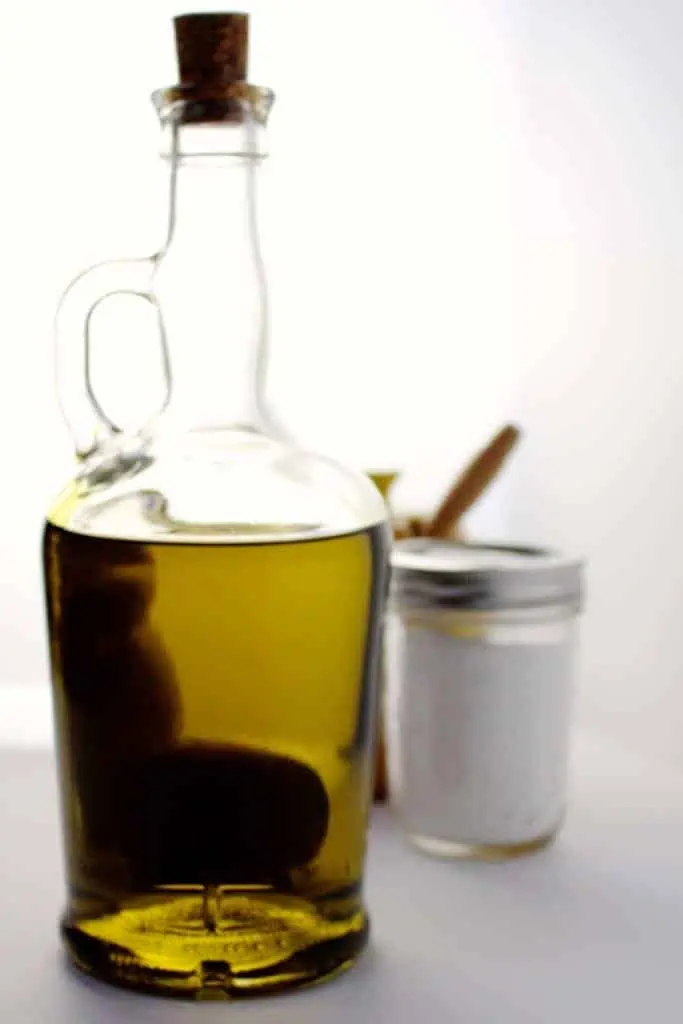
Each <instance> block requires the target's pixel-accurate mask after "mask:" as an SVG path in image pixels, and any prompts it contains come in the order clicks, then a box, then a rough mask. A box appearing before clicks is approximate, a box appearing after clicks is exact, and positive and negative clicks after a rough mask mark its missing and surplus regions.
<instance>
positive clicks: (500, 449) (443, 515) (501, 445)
mask: <svg viewBox="0 0 683 1024" xmlns="http://www.w3.org/2000/svg"><path fill="white" fill-rule="evenodd" d="M519 437H520V431H519V430H518V428H517V427H515V426H513V425H512V424H508V425H507V426H506V427H503V429H502V430H500V431H499V432H498V433H497V434H496V436H495V437H494V438H493V440H492V441H491V442H490V443H489V444H488V445H487V446H486V448H484V450H483V451H481V452H479V454H478V455H477V456H476V457H475V458H474V459H473V460H472V462H471V463H470V464H469V466H467V467H466V468H465V470H464V471H463V472H462V473H461V475H460V476H459V477H458V479H457V480H456V481H455V483H454V484H453V486H452V487H451V489H450V490H449V492H448V494H447V495H446V497H445V498H444V500H443V501H442V502H441V504H440V506H439V508H438V509H437V511H436V514H435V515H434V518H433V519H432V521H431V523H428V524H427V529H426V531H425V533H426V535H427V536H428V537H448V536H449V534H450V533H451V531H452V530H453V528H454V527H455V525H456V524H457V523H458V521H459V520H460V518H461V517H462V516H463V515H464V514H465V512H467V510H468V509H469V508H470V507H471V506H472V505H473V504H474V503H475V501H476V500H477V499H478V498H479V497H480V496H481V495H482V493H483V492H484V491H485V490H486V488H487V487H488V485H489V484H490V483H491V481H492V480H493V478H494V477H495V476H496V474H497V473H498V472H499V470H500V468H501V466H502V465H503V463H504V462H505V460H506V458H507V457H508V455H509V454H510V452H511V451H512V449H513V448H514V447H515V445H516V444H517V441H518V440H519Z"/></svg>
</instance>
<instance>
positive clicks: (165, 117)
mask: <svg viewBox="0 0 683 1024" xmlns="http://www.w3.org/2000/svg"><path fill="white" fill-rule="evenodd" d="M152 102H153V103H154V107H155V109H156V111H157V114H158V115H159V119H160V120H161V123H162V124H163V125H166V124H170V123H173V124H248V123H250V122H251V123H253V124H257V125H261V126H265V125H266V123H267V121H268V115H269V114H270V111H271V109H272V106H273V103H274V102H275V93H274V92H273V91H272V89H267V88H265V87H264V86H259V85H250V84H249V82H229V83H225V84H219V83H211V84H203V85H172V86H169V87H167V88H164V89H157V90H155V92H153V93H152Z"/></svg>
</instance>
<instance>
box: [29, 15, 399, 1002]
mask: <svg viewBox="0 0 683 1024" xmlns="http://www.w3.org/2000/svg"><path fill="white" fill-rule="evenodd" d="M175 26H176V37H177V46H178V55H179V64H180V72H181V84H180V86H178V87H174V88H171V89H166V90H162V91H160V92H158V93H156V94H155V96H154V101H155V104H156V108H157V111H158V113H159V117H160V120H161V125H162V128H163V132H164V136H165V140H166V141H165V152H166V159H167V160H168V163H169V170H170V210H169V226H168V235H167V239H166V242H165V243H164V245H163V247H162V248H161V250H160V251H159V252H158V253H156V254H155V255H154V256H152V257H150V258H149V259H142V260H134V261H118V262H114V263H108V264H103V265H100V266H98V267H95V268H93V269H91V270H89V271H86V272H85V273H84V274H82V275H81V276H80V277H79V278H77V279H76V281H75V282H74V283H73V284H72V285H71V286H70V288H69V289H68V290H67V292H66V294H65V296H64V298H63V300H62V304H61V307H60V310H59V313H58V317H57V334H58V341H57V344H58V367H59V386H60V397H61V402H62V406H63V410H64V413H65V417H66V419H67V422H68V424H69V425H70V427H71V430H72V432H73V435H74V439H75V443H76V447H77V451H78V455H79V457H80V465H79V467H78V472H77V474H76V476H75V479H74V480H73V481H72V482H71V483H70V484H69V485H68V486H67V487H66V489H65V490H64V491H63V493H62V494H61V495H60V497H59V498H58V499H57V501H56V502H55V504H54V505H53V507H52V509H51V511H50V513H49V516H48V520H47V525H46V530H45V538H44V555H45V572H46V587H47V604H48V621H49V634H50V649H51V661H52V674H53V690H54V703H55V718H56V732H57V747H58V760H59V773H60V787H61V794H62V807H63V833H64V843H65V851H66V872H67V883H68V900H67V906H66V910H65V913H64V916H63V919H62V935H63V938H64V941H65V943H66V946H67V949H68V951H69V953H70V955H71V957H72V958H73V960H74V961H75V962H76V963H77V964H78V965H79V966H80V967H81V968H83V969H85V970H86V971H88V972H90V973H92V974H94V975H96V976H98V977H100V978H102V979H105V980H108V981H111V982H115V983H119V984H124V985H129V986H134V987H138V988H143V989H146V990H149V991H152V992H155V991H157V992H164V993H171V994H179V995H187V996H195V997H201V996H204V995H206V994H214V995H218V996H230V997H232V996H236V995H251V994H256V993H259V992H262V991H273V990H277V989H279V988H284V987H289V986H293V985H299V984H304V983H307V982H311V981H314V980H316V979H318V978H320V977H322V976H325V975H328V974H331V973H333V972H336V971H338V970H339V969H341V968H343V967H346V966H348V965H350V964H351V963H352V962H353V961H354V959H355V958H356V957H357V955H358V954H359V953H360V951H361V950H362V948H363V946H364V945H365V942H366V936H367V917H366V912H365V909H364V906H363V902H362V894H361V887H362V875H363V862H364V853H365V842H366V825H367V818H368V812H369V806H370V800H371V789H372V764H373V761H372V758H373V739H374V735H373V734H374V722H375V704H376V675H377V662H378V656H379V645H380V633H381V628H380V622H381V617H382V609H383V602H384V591H385V584H386V576H387V572H386V565H387V557H388V544H389V540H388V527H387V522H386V509H385V506H384V503H383V501H382V499H381V497H380V495H379V493H378V492H377V490H376V489H375V488H374V486H373V485H372V484H371V483H370V482H369V481H368V480H367V479H366V478H365V477H364V476H363V475H361V474H355V473H352V472H348V471H346V470H344V469H343V468H341V467H339V466H338V465H336V464H335V463H333V462H331V461H329V460H327V459H325V458H323V457H320V456H317V455H313V454H310V453H309V452H308V451H304V450H301V449H300V448H298V447H296V446H295V445H293V444H292V443H290V442H289V441H287V440H286V439H285V438H283V437H282V436H281V435H280V434H279V433H278V431H277V430H276V428H275V427H274V426H273V423H272V418H271V417H270V416H269V415H268V411H267V408H266V405H265V402H264V372H265V358H266V351H265V346H266V326H267V324H266V287H265V277H264V271H263V263H262V259H261V253H260V249H259V242H258V234H257V229H256V213H255V198H256V179H257V173H258V167H259V165H260V163H261V162H262V160H263V158H264V156H265V148H264V131H265V125H266V119H267V116H268V113H269V110H270V106H271V103H272V98H273V97H272V94H271V93H270V92H269V91H267V90H265V89H261V88H256V87H254V86H251V85H248V84H247V83H246V81H245V79H246V73H245V69H246V36H247V18H246V16H244V15H217V14H214V15H186V16H183V17H181V18H177V19H176V21H175ZM117 293H132V294H134V295H136V296H138V297H140V298H141V299H144V300H146V301H147V302H148V303H150V304H151V307H152V309H153V310H154V312H155V318H156V323H157V324H158V341H159V344H160V349H161V359H162V366H163V368H164V375H165V381H166V388H165V397H164V401H163V404H162V408H161V409H160V410H159V411H157V412H156V413H155V415H154V416H152V417H149V418H148V420H147V422H145V423H144V424H141V425H140V426H138V427H137V428H135V429H133V428H131V427H126V428H125V429H124V428H122V427H121V426H120V425H117V424H116V423H115V422H113V421H112V418H110V417H109V415H108V414H107V411H106V408H105V407H104V404H103V403H102V402H101V401H100V400H99V399H98V395H97V393H96V390H95V382H94V379H93V374H92V372H91V362H92V353H91V347H92V346H91V338H90V332H91V324H92V317H93V311H94V310H95V309H96V308H97V307H98V304H99V303H100V302H101V300H102V299H103V298H104V297H106V296H108V295H111V294H117Z"/></svg>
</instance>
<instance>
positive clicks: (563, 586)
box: [391, 537, 583, 611]
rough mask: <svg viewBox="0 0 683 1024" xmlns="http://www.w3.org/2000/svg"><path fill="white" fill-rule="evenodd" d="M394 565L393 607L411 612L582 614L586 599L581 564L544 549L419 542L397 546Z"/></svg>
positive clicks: (421, 539)
mask: <svg viewBox="0 0 683 1024" xmlns="http://www.w3.org/2000/svg"><path fill="white" fill-rule="evenodd" d="M391 565H392V573H391V592H392V597H393V600H394V602H396V603H398V604H405V605H410V606H413V607H415V606H420V607H441V608H472V609H479V610H490V611H496V610H501V611H502V610H505V609H514V608H539V607H547V606H548V605H561V604H570V605H574V606H576V608H577V609H578V607H579V606H580V605H581V599H582V594H583V581H582V569H583V564H582V562H581V560H580V559H576V558H567V557H563V556H561V555H559V554H558V553H557V552H555V551H549V550H546V549H543V548H529V547H506V546H504V545H500V546H499V545H494V544H463V543H459V542H458V541H448V540H432V539H430V538H427V537H416V538H411V539H410V540H403V541H398V542H397V543H396V544H395V545H394V550H393V553H392V558H391Z"/></svg>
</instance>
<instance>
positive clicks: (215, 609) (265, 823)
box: [44, 523, 387, 997]
mask: <svg viewBox="0 0 683 1024" xmlns="http://www.w3.org/2000/svg"><path fill="white" fill-rule="evenodd" d="M386 545H387V537H386V533H385V527H384V526H383V525H379V526H374V527H371V528H369V529H367V530H364V531H361V532H357V533H350V534H344V535H339V536H333V537H325V538H322V537H321V538H315V539H302V540H296V541H274V542H267V543H196V544H191V543H153V544H148V543H138V542H136V541H130V540H118V539H108V538H100V537H94V536H90V535H86V534H80V533H75V532H71V531H69V530H66V529H64V528H62V527H60V526H56V525H53V524H51V523H48V525H47V527H46V533H45V549H44V550H45V569H46V580H47V595H48V619H49V627H50V641H51V656H52V669H53V683H54V696H55V709H56V720H57V736H58V754H59V764H60V773H61V789H62V794H63V816H64V834H65V837H66V860H67V873H68V881H69V900H68V905H67V908H66V912H65V914H64V918H63V925H62V931H63V935H64V937H65V941H66V944H67V947H68V949H69V951H70V953H71V955H72V957H73V958H74V959H75V961H76V962H77V963H78V964H79V965H80V966H81V967H82V968H84V969H85V970H88V971H89V972H91V973H93V974H95V975H97V976H99V977H102V978H104V979H107V980H110V981H114V982H118V983H121V984H126V985H132V986H135V987H140V988H145V989H149V990H152V991H159V992H163V993H168V994H179V995H187V996H198V997H202V996H207V995H214V994H215V995H218V996H228V997H231V996H239V995H248V994H251V993H254V992H260V991H268V990H274V989H278V988H282V987H287V986H290V985H296V984H302V983H307V982H311V981H315V980H317V979H318V978H320V977H322V976H325V975H327V974H330V973H334V972H336V971H338V970H340V969H342V968H343V967H345V966H348V965H349V964H350V963H351V962H353V960H354V959H355V958H356V957H357V955H358V954H359V952H360V951H361V950H362V948H363V946H364V944H365V941H366V935H367V919H366V914H365V910H364V908H363V904H362V897H361V882H362V872H363V860H364V853H365V833H366V825H367V816H368V810H369V805H370V796H371V785H372V755H373V746H374V744H373V739H374V736H373V733H374V721H375V702H376V692H375V691H376V680H375V676H376V665H377V660H378V654H379V644H380V616H381V604H382V599H383V591H384V585H385V578H384V577H385V569H384V567H385V563H386Z"/></svg>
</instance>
